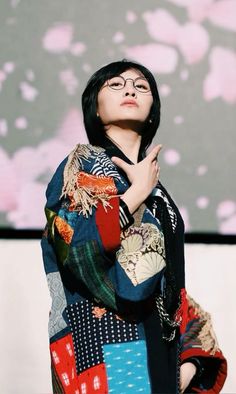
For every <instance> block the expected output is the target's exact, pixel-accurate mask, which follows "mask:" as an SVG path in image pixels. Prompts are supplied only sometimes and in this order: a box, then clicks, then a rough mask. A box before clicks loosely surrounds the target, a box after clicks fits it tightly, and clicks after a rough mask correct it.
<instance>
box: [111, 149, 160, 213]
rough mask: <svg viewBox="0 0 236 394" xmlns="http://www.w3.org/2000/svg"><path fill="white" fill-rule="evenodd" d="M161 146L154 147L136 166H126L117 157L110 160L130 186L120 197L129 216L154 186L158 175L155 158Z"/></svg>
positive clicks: (158, 170)
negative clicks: (120, 170) (121, 172)
mask: <svg viewBox="0 0 236 394" xmlns="http://www.w3.org/2000/svg"><path fill="white" fill-rule="evenodd" d="M161 148H162V145H157V146H155V147H154V148H153V149H152V150H151V152H150V153H149V154H148V155H147V156H146V157H145V159H143V160H142V161H140V162H139V163H137V164H128V163H126V162H125V161H124V160H122V159H120V158H118V157H112V158H111V160H112V161H113V163H115V164H116V165H117V166H119V167H120V168H121V169H122V170H123V171H125V173H126V174H127V177H128V179H129V181H130V183H131V186H130V187H129V188H128V190H127V191H126V192H125V193H124V194H123V196H122V197H121V198H122V200H124V202H125V203H126V205H127V206H128V208H129V211H130V213H131V214H133V213H134V212H135V211H136V209H137V208H138V207H139V206H140V205H141V204H142V202H143V201H145V200H146V198H147V197H148V196H149V194H150V193H151V191H152V189H153V188H154V187H155V186H156V184H157V181H158V179H159V175H160V167H159V165H158V162H157V157H158V154H159V152H160V150H161Z"/></svg>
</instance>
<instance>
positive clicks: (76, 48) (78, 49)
mask: <svg viewBox="0 0 236 394" xmlns="http://www.w3.org/2000/svg"><path fill="white" fill-rule="evenodd" d="M86 49H87V48H86V45H85V44H84V43H83V42H74V43H73V44H72V45H71V47H70V53H71V54H72V55H74V56H81V55H83V53H84V52H85V51H86Z"/></svg>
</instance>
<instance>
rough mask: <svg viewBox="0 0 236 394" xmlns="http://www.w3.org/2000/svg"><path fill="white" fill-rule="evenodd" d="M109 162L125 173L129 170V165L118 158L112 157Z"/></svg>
mask: <svg viewBox="0 0 236 394" xmlns="http://www.w3.org/2000/svg"><path fill="white" fill-rule="evenodd" d="M111 161H112V162H113V163H114V164H115V165H117V166H118V167H120V168H121V169H122V170H124V171H125V172H126V171H127V170H128V168H129V164H128V163H126V162H125V161H124V160H122V159H120V158H119V157H116V156H113V157H112V158H111Z"/></svg>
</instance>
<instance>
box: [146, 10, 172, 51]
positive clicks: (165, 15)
mask: <svg viewBox="0 0 236 394" xmlns="http://www.w3.org/2000/svg"><path fill="white" fill-rule="evenodd" d="M143 19H144V21H145V22H146V27H147V31H148V33H149V34H150V36H151V37H152V38H154V39H155V40H158V41H163V42H164V43H165V44H175V43H176V38H177V36H178V31H179V27H180V26H179V23H178V22H177V21H176V19H175V18H174V17H173V16H172V15H171V14H170V13H169V12H168V11H166V10H164V9H161V8H158V9H157V10H155V11H154V12H151V11H148V12H145V13H144V14H143Z"/></svg>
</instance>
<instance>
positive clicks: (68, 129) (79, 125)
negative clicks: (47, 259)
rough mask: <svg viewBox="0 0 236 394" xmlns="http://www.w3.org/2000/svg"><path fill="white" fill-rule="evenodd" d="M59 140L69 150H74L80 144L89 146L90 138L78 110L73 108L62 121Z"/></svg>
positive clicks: (58, 134)
mask: <svg viewBox="0 0 236 394" xmlns="http://www.w3.org/2000/svg"><path fill="white" fill-rule="evenodd" d="M57 136H58V138H60V139H61V140H62V141H63V143H64V144H65V143H66V145H67V148H68V149H73V148H74V146H75V145H76V144H78V143H80V144H87V143H88V137H87V134H86V132H85V128H84V124H83V118H82V115H81V113H80V111H78V109H77V108H71V109H70V110H69V111H68V112H67V113H66V115H65V117H64V119H63V120H62V123H61V126H60V127H59V130H58V133H57Z"/></svg>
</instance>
